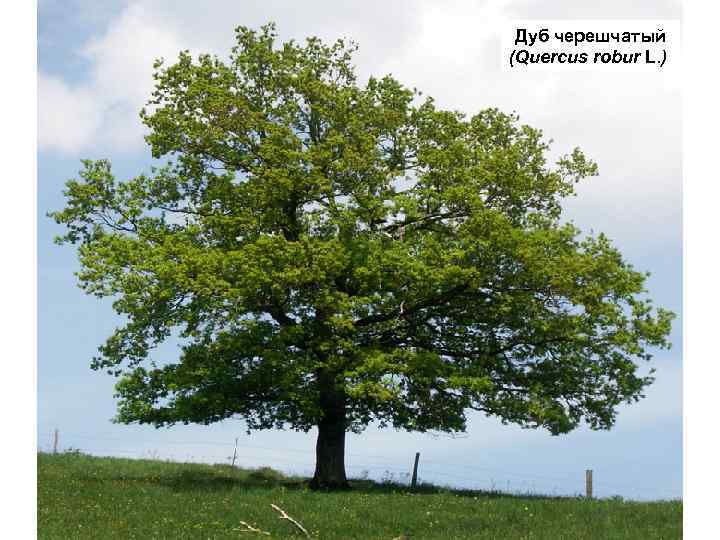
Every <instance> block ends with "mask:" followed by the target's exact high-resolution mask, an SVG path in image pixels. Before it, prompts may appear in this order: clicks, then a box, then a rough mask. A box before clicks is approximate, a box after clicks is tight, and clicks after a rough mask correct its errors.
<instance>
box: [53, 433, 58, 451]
mask: <svg viewBox="0 0 720 540" xmlns="http://www.w3.org/2000/svg"><path fill="white" fill-rule="evenodd" d="M58 437H59V434H58V429H57V428H55V431H54V433H53V454H57V449H58Z"/></svg>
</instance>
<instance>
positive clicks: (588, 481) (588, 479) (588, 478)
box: [585, 469, 593, 499]
mask: <svg viewBox="0 0 720 540" xmlns="http://www.w3.org/2000/svg"><path fill="white" fill-rule="evenodd" d="M592 484H593V482H592V469H587V470H586V471H585V497H587V498H588V499H592V496H593V485H592Z"/></svg>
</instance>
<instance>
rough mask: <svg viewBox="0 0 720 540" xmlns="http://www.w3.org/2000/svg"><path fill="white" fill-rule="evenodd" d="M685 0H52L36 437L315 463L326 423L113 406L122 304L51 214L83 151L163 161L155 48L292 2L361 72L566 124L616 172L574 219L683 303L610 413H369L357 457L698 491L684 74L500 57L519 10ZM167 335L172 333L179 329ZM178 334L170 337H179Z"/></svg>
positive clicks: (637, 493)
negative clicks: (253, 429)
mask: <svg viewBox="0 0 720 540" xmlns="http://www.w3.org/2000/svg"><path fill="white" fill-rule="evenodd" d="M680 15H681V14H680V7H679V3H678V2H671V1H649V0H648V1H637V2H631V3H630V2H624V1H607V2H590V1H573V0H564V1H543V2H538V1H534V2H531V1H487V2H461V1H448V2H442V3H441V2H432V1H429V0H428V1H413V2H410V1H396V2H392V3H387V2H379V1H375V0H370V1H365V2H330V1H328V2H313V3H303V4H300V3H297V2H291V1H280V0H275V1H265V2H259V1H258V2H238V1H232V0H228V1H213V2H203V3H199V2H191V1H177V0H175V1H169V0H168V1H164V0H154V1H149V0H148V1H135V2H120V1H118V2H97V1H89V0H69V1H68V0H65V1H62V2H60V1H59V0H40V2H39V19H38V55H39V56H38V151H39V154H38V174H37V178H38V189H37V201H38V224H37V231H38V240H37V243H38V310H37V313H38V371H37V377H38V427H37V429H38V446H39V448H40V449H46V450H47V449H49V448H50V447H51V445H52V437H53V431H54V430H55V429H58V430H59V438H60V447H61V448H68V447H72V448H79V449H81V450H83V451H87V452H90V453H95V454H104V455H119V456H131V457H148V456H150V457H161V458H171V459H177V460H194V461H216V462H227V459H228V457H229V456H231V455H232V454H233V449H234V445H235V440H236V438H237V445H238V448H237V454H238V462H239V463H240V464H241V465H243V466H262V465H270V466H273V467H276V468H279V469H281V470H285V471H289V472H296V473H301V474H310V473H311V472H312V467H313V462H314V456H313V449H314V436H315V434H314V433H313V432H310V433H308V434H304V433H296V432H292V431H266V432H257V433H253V434H251V435H247V434H246V433H245V430H244V426H243V423H242V421H239V420H229V421H225V422H222V423H219V424H215V425H213V426H207V427H206V426H176V427H173V428H171V429H160V430H156V429H155V428H153V427H151V426H122V425H116V424H112V423H111V422H110V419H111V418H112V416H113V415H114V411H115V401H114V399H113V384H114V382H115V379H113V378H112V377H110V376H108V375H105V374H103V373H99V372H95V371H92V370H91V369H90V368H89V363H90V359H91V358H92V356H93V355H94V354H95V352H96V349H97V346H98V345H100V344H101V343H103V342H104V340H105V338H106V337H107V336H108V335H109V334H110V333H111V332H112V331H113V329H114V328H115V327H116V326H117V325H118V324H120V320H119V318H118V317H117V315H115V314H114V312H113V311H112V308H111V306H110V302H109V301H100V300H98V299H96V298H94V297H86V296H85V295H84V294H83V293H82V292H81V291H80V289H78V288H77V286H76V280H75V277H74V276H73V272H74V271H76V270H77V269H78V265H77V262H76V255H75V251H74V248H73V247H72V246H57V245H55V244H53V242H52V238H53V236H54V235H56V234H59V233H60V232H61V229H60V228H59V227H58V226H57V225H55V224H54V223H53V222H52V220H50V219H49V218H47V217H45V214H46V212H48V211H51V210H55V209H59V208H61V207H62V206H63V197H62V189H63V185H64V182H65V181H66V180H67V179H68V178H73V177H75V176H76V175H77V171H78V170H79V168H80V160H81V159H84V158H92V159H99V158H109V159H110V160H111V161H112V163H113V169H114V171H115V173H116V175H117V176H118V177H119V178H130V177H132V176H135V175H137V174H138V173H140V172H147V171H148V170H149V168H150V166H151V165H152V163H153V161H152V159H151V156H150V153H149V150H148V148H147V147H146V145H145V143H144V141H143V137H142V136H143V128H142V125H141V123H140V121H139V119H138V111H139V109H140V108H141V107H142V105H143V104H144V103H145V101H146V100H147V99H148V97H149V95H150V92H151V90H152V62H153V59H155V58H157V57H164V58H166V59H168V61H171V60H172V59H173V58H175V57H176V56H177V53H178V52H179V51H180V50H183V49H189V50H190V51H191V52H193V53H197V52H211V53H217V54H218V55H220V56H225V55H226V54H227V52H228V51H229V49H230V47H231V46H232V43H233V28H234V27H235V26H237V25H246V26H252V27H258V26H260V25H261V24H264V23H266V22H268V21H275V22H276V23H277V29H278V32H279V34H280V36H281V38H282V39H289V38H295V39H303V38H304V37H306V36H308V35H317V36H319V37H322V38H324V39H327V40H334V39H335V38H337V37H346V38H351V39H353V40H355V41H357V42H358V43H359V45H360V50H359V52H358V55H357V56H356V59H355V63H356V66H357V71H358V73H359V75H360V77H361V78H366V77H367V76H369V75H371V74H374V75H383V74H385V73H392V74H393V75H394V76H395V77H396V78H398V79H399V80H400V81H402V82H403V83H404V84H406V85H407V86H410V87H413V86H414V87H417V88H419V89H421V90H422V91H423V93H424V94H427V95H431V96H433V97H435V99H436V102H437V103H438V105H440V106H442V107H445V108H452V109H458V110H462V111H464V112H467V113H469V114H472V113H474V112H477V111H478V110H480V109H482V108H486V107H491V106H492V107H498V108H500V109H501V110H504V111H508V112H509V111H516V112H517V113H518V114H519V115H520V118H521V121H523V122H524V123H528V124H530V125H532V126H534V127H538V128H541V129H542V130H543V131H544V133H545V134H546V135H547V136H548V137H549V138H552V139H553V141H554V143H553V152H554V153H557V154H561V153H565V152H568V151H570V150H572V148H574V147H575V146H580V147H581V148H582V149H583V151H584V152H585V153H586V154H587V155H589V156H590V157H592V158H593V159H594V160H595V161H596V162H597V163H598V165H599V168H600V175H599V176H598V177H595V178H592V179H590V180H588V181H587V182H586V183H585V184H583V185H581V186H580V187H579V189H578V196H577V197H576V198H574V199H572V200H570V201H568V202H567V204H566V208H565V210H566V219H571V220H572V221H574V222H575V224H576V225H578V226H579V227H580V228H581V229H583V230H586V231H588V230H593V231H596V232H598V231H603V232H605V233H606V234H607V235H608V236H609V237H610V238H611V239H612V240H613V241H614V242H615V244H616V245H617V246H618V247H619V248H620V249H621V251H622V252H623V254H624V255H625V257H626V258H627V259H628V260H629V261H631V262H632V263H633V264H634V265H635V266H636V267H637V268H638V269H642V270H649V271H651V273H652V274H651V277H650V278H649V280H648V283H647V286H648V290H649V294H650V296H651V297H652V298H653V299H654V300H655V301H656V303H657V304H658V305H660V306H663V307H666V308H668V309H671V310H673V311H674V312H675V313H676V314H678V319H677V320H676V321H675V324H674V327H673V332H672V335H671V340H672V342H673V344H674V347H673V348H672V349H671V350H670V351H658V353H657V354H656V356H655V358H654V360H653V366H654V367H655V368H656V369H657V373H656V379H657V380H656V382H655V384H654V385H652V386H651V387H650V388H649V389H648V391H647V397H646V399H644V400H642V401H641V402H640V403H637V404H634V405H632V406H628V407H623V408H622V409H621V410H620V413H619V416H618V421H617V423H616V425H615V427H614V428H613V429H612V430H610V431H600V432H595V431H591V430H588V429H585V428H581V429H578V430H577V431H575V432H573V433H571V434H568V435H563V436H559V437H552V436H550V435H549V434H547V433H546V432H543V431H536V430H521V429H519V428H517V427H514V426H505V425H502V424H501V423H500V422H499V421H498V420H496V419H489V418H485V417H483V416H481V415H474V416H471V419H470V422H469V425H468V430H467V433H466V434H464V435H462V436H459V437H457V438H454V439H452V438H448V437H447V436H437V437H433V436H430V435H427V434H425V435H424V434H411V433H406V432H396V431H394V430H392V429H390V430H379V429H376V428H375V427H374V426H370V427H369V428H368V429H367V430H366V431H365V432H364V433H363V434H361V435H350V436H349V439H348V443H347V464H348V472H349V473H350V475H353V476H361V475H364V474H367V475H369V476H371V477H375V478H380V477H383V476H390V475H392V476H393V477H394V478H396V479H404V478H405V476H404V475H405V474H407V472H408V471H409V468H410V467H411V465H412V460H413V457H414V455H415V452H420V453H421V459H420V469H419V474H420V478H421V480H427V481H433V482H435V483H439V484H447V485H453V486H462V487H473V488H497V489H507V490H511V491H534V492H543V493H557V494H575V493H579V492H581V491H582V490H583V489H584V485H583V482H584V475H585V469H593V471H594V484H595V485H594V487H595V492H596V493H597V495H599V496H611V495H622V496H624V497H629V498H636V499H655V498H672V497H680V496H681V495H682V392H681V390H682V334H681V329H682V255H683V254H682V177H681V166H682V161H681V136H680V133H681V92H680V83H679V81H678V80H677V78H676V77H672V76H667V75H665V74H663V73H661V72H659V73H637V74H616V73H611V72H602V73H597V72H593V73H542V74H533V75H528V74H522V73H506V72H503V71H501V70H500V66H499V47H500V37H499V29H500V26H501V23H502V21H503V20H504V19H533V18H542V19H553V18H562V19H594V18H597V19H677V18H679V17H680ZM168 347H172V345H169V346H168ZM168 350H171V349H168Z"/></svg>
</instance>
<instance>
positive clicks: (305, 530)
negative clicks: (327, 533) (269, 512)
mask: <svg viewBox="0 0 720 540" xmlns="http://www.w3.org/2000/svg"><path fill="white" fill-rule="evenodd" d="M270 506H271V507H272V508H273V510H277V511H278V512H280V519H287V520H288V521H289V522H290V523H292V524H293V525H295V526H296V527H297V528H298V529H300V530H301V531H302V532H304V533H305V536H307V537H308V538H310V533H309V532H307V529H306V528H305V527H303V526H302V525H300V523H299V522H298V521H297V520H295V519H293V518H292V517H290V516H289V515H288V513H287V512H286V511H285V510H283V509H282V508H280V507H279V506H277V505H275V504H270Z"/></svg>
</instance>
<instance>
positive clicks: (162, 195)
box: [51, 25, 672, 487]
mask: <svg viewBox="0 0 720 540" xmlns="http://www.w3.org/2000/svg"><path fill="white" fill-rule="evenodd" d="M236 35H237V44H236V46H235V47H234V48H233V49H232V52H231V54H230V55H229V59H226V60H223V59H220V58H218V57H216V56H211V55H199V56H197V57H193V56H191V55H190V54H189V53H188V52H182V53H181V54H180V55H179V58H178V59H177V62H175V63H174V64H172V65H166V64H165V63H164V62H162V61H158V62H157V63H156V66H155V67H156V72H155V83H156V84H155V90H154V92H153V94H152V97H151V99H150V101H149V102H148V105H147V107H146V108H145V109H144V110H143V111H142V113H141V117H142V119H143V121H144V124H145V125H146V126H147V128H148V135H147V137H146V140H147V142H148V144H149V145H150V147H151V148H152V153H153V156H154V157H155V158H162V160H160V161H159V164H158V166H157V167H155V168H153V169H152V170H151V172H150V173H148V174H140V175H138V176H136V177H134V178H131V179H126V180H124V181H118V180H116V178H115V177H114V175H113V173H112V170H111V166H110V163H109V162H108V161H106V160H99V161H84V162H83V169H82V170H81V172H80V179H77V180H70V181H68V182H67V189H66V192H65V194H66V197H67V204H66V206H65V208H64V209H62V210H61V211H57V212H54V213H51V216H53V217H54V218H55V220H56V221H57V222H58V223H61V224H64V225H65V226H66V230H65V233H64V235H63V236H61V237H59V238H58V241H59V242H70V243H75V244H78V253H79V259H80V263H81V270H80V271H79V272H78V277H79V283H80V286H81V287H82V288H83V289H84V290H85V291H86V292H87V293H90V294H94V295H97V296H99V297H110V298H112V299H113V301H114V303H113V307H114V309H115V310H116V311H117V312H118V313H119V314H121V315H122V316H123V317H124V325H123V326H121V327H120V328H118V329H117V331H116V332H115V333H114V334H112V335H111V336H110V337H109V339H108V340H107V342H106V343H105V344H104V345H102V346H101V347H100V348H99V352H100V354H99V356H98V357H97V358H95V359H94V360H93V367H94V368H96V369H102V370H107V371H109V372H110V373H112V374H114V375H116V376H118V377H119V381H118V383H117V386H116V389H117V397H118V398H119V404H118V415H117V420H118V421H120V422H125V423H131V422H139V423H146V424H152V425H155V426H171V425H173V424H175V423H178V422H181V423H204V424H209V423H212V422H218V421H221V420H223V419H226V418H229V417H234V416H235V417H241V418H242V419H244V420H245V422H246V423H247V427H248V429H250V430H256V429H270V428H292V429H296V430H302V431H308V430H311V429H313V428H317V430H318V437H317V447H316V469H315V475H314V478H313V480H312V485H313V486H314V487H342V486H346V485H347V479H346V474H345V467H344V444H345V434H346V432H348V431H353V432H360V431H361V430H362V429H363V428H364V427H365V426H367V425H368V424H369V423H371V422H375V423H377V424H378V425H380V426H394V427H395V428H402V429H406V430H414V431H426V430H436V431H437V430H439V431H446V432H457V431H462V430H464V429H465V427H466V418H467V414H468V411H472V410H475V411H481V412H482V413H485V414H486V415H492V416H495V417H498V418H500V419H502V421H503V422H510V423H515V424H519V425H521V426H524V427H533V428H537V427H542V428H546V429H547V430H549V431H550V432H551V433H553V434H559V433H565V432H568V431H570V430H572V429H573V428H575V427H577V426H578V425H579V424H580V423H581V422H585V423H587V424H588V425H589V426H590V427H592V428H594V429H607V428H610V427H611V426H612V425H613V422H614V420H615V417H616V412H617V407H618V405H620V404H621V403H623V402H633V401H636V400H638V399H639V398H640V397H642V392H643V389H644V388H645V387H646V386H647V385H648V384H649V383H650V382H651V381H652V376H651V375H648V374H643V373H646V372H643V371H642V369H641V368H640V364H641V361H644V360H649V359H650V358H651V352H652V349H653V348H654V347H667V346H669V343H668V341H667V335H668V333H669V330H670V324H671V319H672V314H671V313H670V312H668V311H665V310H662V309H656V308H654V307H653V305H652V303H651V301H650V300H649V299H648V298H647V297H646V294H645V290H644V281H645V279H646V276H647V274H645V273H642V272H639V271H636V270H635V269H633V267H632V266H631V265H630V264H629V263H627V262H626V261H625V260H624V259H623V257H622V256H621V254H620V253H619V252H618V250H617V249H616V248H615V247H613V245H612V244H611V242H610V241H609V240H608V239H607V238H606V237H605V236H603V235H602V234H599V235H596V236H593V235H581V234H580V231H579V230H578V229H577V228H576V227H574V226H573V225H572V224H569V223H565V222H563V220H562V219H561V209H562V208H561V203H562V200H563V198H565V197H568V196H570V195H573V194H574V189H575V184H576V183H577V182H578V181H580V180H581V179H583V178H585V177H588V176H594V175H596V174H597V173H596V165H595V164H594V163H593V162H591V161H590V160H588V159H587V158H586V157H585V156H584V155H583V154H582V152H580V151H579V150H577V149H576V150H574V151H572V152H571V153H570V154H569V155H567V156H565V157H562V158H561V159H559V160H557V162H555V163H549V162H548V159H547V154H548V144H549V143H548V142H547V141H546V140H545V139H544V138H543V135H542V133H541V132H540V131H539V130H537V129H533V128H531V127H528V126H526V125H522V124H520V122H519V120H518V118H517V116H516V115H514V114H504V113H502V112H500V111H498V110H496V109H487V110H481V111H480V112H478V113H477V114H475V115H473V116H467V115H465V114H463V113H461V112H457V111H451V110H444V109H442V108H439V107H438V106H437V105H436V104H435V103H434V101H433V100H432V99H431V98H427V97H424V96H422V94H421V92H418V91H416V90H414V89H409V88H406V87H405V86H403V85H402V84H401V83H400V82H398V81H397V80H395V79H394V78H393V77H391V76H386V77H383V78H369V79H368V80H367V82H360V81H359V80H358V78H357V76H356V74H355V72H354V68H353V65H352V63H351V62H352V55H353V52H354V51H355V49H356V46H355V45H354V44H353V43H346V42H343V41H337V42H335V43H334V44H325V43H323V42H322V41H321V40H319V39H317V38H309V39H307V40H306V41H305V42H303V43H298V42H294V41H289V42H285V43H278V39H277V36H276V33H275V29H274V26H272V25H268V26H265V27H263V28H262V29H261V30H259V31H254V30H251V29H248V28H244V27H239V28H238V29H237V32H236ZM171 337H172V338H177V339H178V340H179V343H180V345H179V352H178V358H166V357H158V355H157V354H155V353H154V351H153V349H154V347H155V346H156V345H157V344H159V343H160V342H163V341H164V340H167V339H168V338H171Z"/></svg>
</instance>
